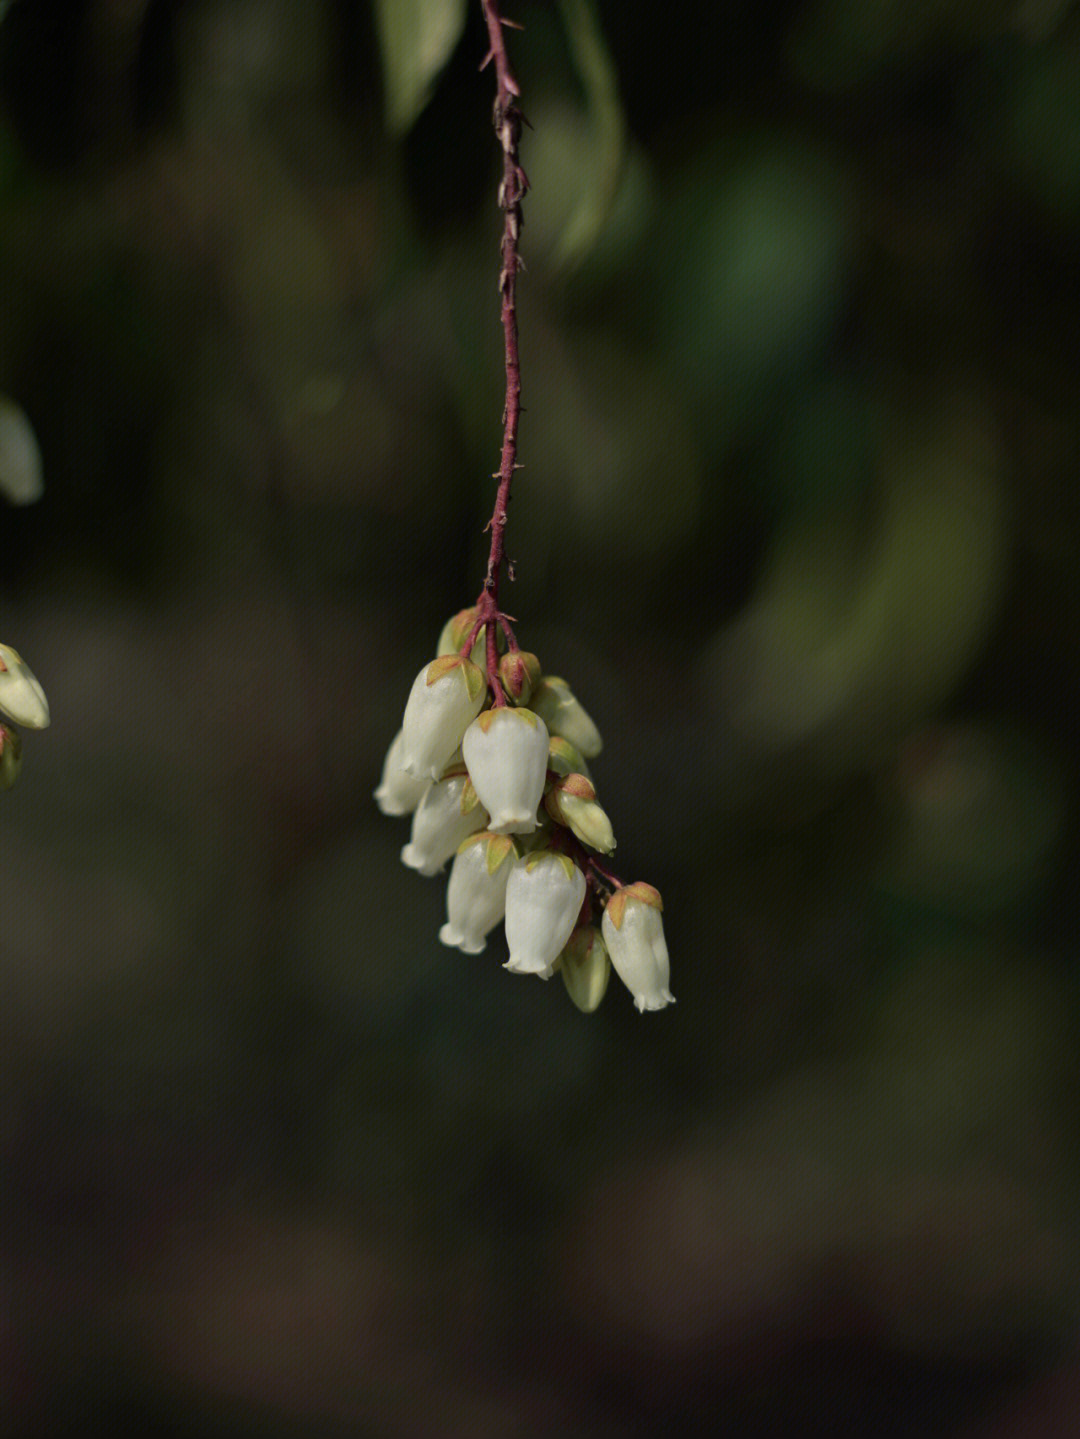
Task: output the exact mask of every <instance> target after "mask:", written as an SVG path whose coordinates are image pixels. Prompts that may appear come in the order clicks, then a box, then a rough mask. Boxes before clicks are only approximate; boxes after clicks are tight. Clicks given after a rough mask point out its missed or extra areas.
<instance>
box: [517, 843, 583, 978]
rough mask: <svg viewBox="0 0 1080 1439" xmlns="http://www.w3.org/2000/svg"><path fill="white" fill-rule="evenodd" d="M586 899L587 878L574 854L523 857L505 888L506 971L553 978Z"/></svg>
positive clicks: (545, 853)
mask: <svg viewBox="0 0 1080 1439" xmlns="http://www.w3.org/2000/svg"><path fill="white" fill-rule="evenodd" d="M584 898H585V876H584V875H583V874H582V872H581V870H580V869H578V867H577V865H576V864H574V862H573V861H572V860H571V859H570V858H569V856H567V855H565V854H556V853H555V851H554V850H550V849H540V850H536V851H535V853H533V854H527V855H523V856H522V858H521V859H519V860H518V861H517V863H516V864H515V865H514V868H513V870H512V871H511V873H510V878H509V880H508V881H507V885H506V942H507V944H508V945H509V946H510V958H509V960H508V961H507V963H506V965H505V968H506V969H509V970H512V971H513V972H514V973H515V974H538V975H539V976H540V977H541V979H550V978H551V976H552V974H554V972H555V971H554V964H555V961H556V960H557V959H558V957H559V955H560V953H561V952H562V949H563V947H564V945H565V944H566V941H567V940H568V939H569V938H570V933H571V931H572V930H573V928H574V925H575V923H576V922H577V917H578V914H579V913H580V912H581V904H582V901H583V900H584Z"/></svg>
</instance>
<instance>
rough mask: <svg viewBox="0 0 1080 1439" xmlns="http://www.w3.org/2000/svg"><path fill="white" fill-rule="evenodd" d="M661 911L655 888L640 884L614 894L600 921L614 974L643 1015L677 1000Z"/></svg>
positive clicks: (629, 886) (631, 885)
mask: <svg viewBox="0 0 1080 1439" xmlns="http://www.w3.org/2000/svg"><path fill="white" fill-rule="evenodd" d="M661 908H662V905H661V901H660V895H659V894H658V893H657V891H656V890H655V889H653V887H652V885H651V884H643V883H641V882H639V883H637V884H630V885H627V886H626V887H625V888H624V889H619V890H616V891H615V893H614V894H613V895H612V897H611V899H610V900H609V901H608V905H607V908H606V909H605V910H604V918H603V920H602V921H601V929H602V931H603V935H604V942H605V943H606V944H607V947H608V954H609V955H610V957H611V963H612V965H613V966H614V968H615V973H616V974H617V975H618V976H619V978H620V979H621V980H622V982H623V984H625V985H626V987H627V989H628V990H629V991H630V993H631V994H632V995H633V996H634V1003H635V1004H636V1005H637V1007H638V1009H639V1010H640V1011H642V1012H643V1013H644V1011H645V1010H646V1009H663V1008H664V1006H665V1005H667V1004H673V1003H674V1001H675V996H674V995H673V994H672V992H671V990H670V989H669V988H668V982H669V980H670V978H671V966H670V964H669V961H668V952H667V945H666V943H665V942H664V922H663V920H662V919H661V917H660V910H661Z"/></svg>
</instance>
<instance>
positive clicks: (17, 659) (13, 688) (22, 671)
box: [0, 645, 49, 729]
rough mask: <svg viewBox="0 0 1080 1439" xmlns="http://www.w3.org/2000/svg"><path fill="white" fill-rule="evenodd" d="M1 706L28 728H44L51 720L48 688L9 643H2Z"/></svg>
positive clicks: (5, 712) (0, 665)
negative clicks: (47, 696)
mask: <svg viewBox="0 0 1080 1439" xmlns="http://www.w3.org/2000/svg"><path fill="white" fill-rule="evenodd" d="M0 710H3V712H4V714H6V715H7V716H8V717H9V719H13V720H14V721H15V723H16V724H21V725H23V726H25V728H26V729H45V727H46V726H47V725H48V723H49V702H48V700H47V699H46V698H45V691H44V690H43V689H42V688H41V686H40V685H39V684H38V682H37V680H36V679H35V678H34V676H33V674H32V673H31V670H30V666H29V665H28V664H27V663H26V661H25V660H24V659H23V658H22V657H21V656H20V655H18V654H17V653H16V652H15V651H14V650H13V649H12V648H11V646H10V645H0Z"/></svg>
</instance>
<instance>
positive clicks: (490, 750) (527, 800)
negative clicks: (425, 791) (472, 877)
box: [461, 706, 548, 834]
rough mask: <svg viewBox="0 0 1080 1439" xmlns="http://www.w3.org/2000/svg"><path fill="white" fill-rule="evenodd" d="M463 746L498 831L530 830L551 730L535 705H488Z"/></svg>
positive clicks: (492, 826)
mask: <svg viewBox="0 0 1080 1439" xmlns="http://www.w3.org/2000/svg"><path fill="white" fill-rule="evenodd" d="M461 752H462V755H463V756H464V759H465V763H466V765H467V766H468V769H469V774H470V776H471V777H472V782H473V784H474V785H475V786H476V793H477V794H478V795H479V796H480V802H481V804H482V805H483V806H484V807H485V809H487V811H488V813H489V814H490V815H491V824H490V825H489V828H490V829H491V831H492V833H493V834H531V833H532V831H533V830H534V829H535V828H536V825H537V819H536V810H537V806H538V805H539V803H540V800H541V798H542V796H543V793H544V780H545V779H546V777H547V760H548V732H547V728H546V726H545V725H544V722H543V720H542V719H539V718H538V717H537V716H536V715H535V714H533V712H532V710H527V709H510V708H509V707H508V706H503V707H502V708H500V709H491V710H485V711H484V713H483V714H481V715H479V716H478V717H477V718H476V719H475V720H473V722H472V724H471V725H470V726H469V728H468V729H467V730H466V731H465V738H464V739H463V740H462V743H461Z"/></svg>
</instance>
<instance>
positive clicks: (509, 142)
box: [477, 0, 529, 706]
mask: <svg viewBox="0 0 1080 1439" xmlns="http://www.w3.org/2000/svg"><path fill="white" fill-rule="evenodd" d="M480 5H481V8H482V10H483V12H484V21H485V23H486V25H487V31H488V39H489V42H490V49H489V50H488V53H487V55H486V56H485V58H484V62H483V65H481V67H480V68H481V69H483V68H484V66H485V65H487V64H489V63H490V62H492V61H494V64H495V77H496V81H497V89H496V94H495V110H494V125H495V134H496V135H497V137H498V140H499V144H500V145H501V146H502V151H503V176H502V180H501V181H500V183H499V207H500V208H501V210H502V211H503V215H504V220H503V236H502V244H501V252H502V265H501V267H500V270H499V292H500V294H501V295H502V327H503V336H504V340H505V351H506V403H505V406H504V409H503V444H502V459H501V462H500V465H499V470H498V474H497V476H496V478H497V479H498V481H499V485H498V489H497V490H496V492H495V508H494V510H493V511H492V514H491V519H490V521H489V522H488V528H489V529H490V530H491V550H490V553H489V555H488V564H487V574H486V576H485V578H484V588H483V590H482V591H481V593H480V598H479V599H478V600H477V622H478V623H477V628H478V629H479V626H480V625H482V624H486V625H487V631H486V638H487V672H488V682H489V683H490V684H491V687H492V690H493V692H494V695H495V704H496V706H500V705H504V704H505V703H506V696H505V695H504V693H503V689H502V685H501V684H500V683H499V678H498V668H499V650H498V630H499V629H500V628H501V629H503V630H504V632H505V633H506V636H507V641H508V643H510V645H511V647H512V648H515V647H516V646H515V643H514V640H513V634H512V631H510V629H509V626H508V625H506V624H504V623H503V616H502V614H501V612H500V610H499V579H500V577H501V574H502V568H503V561H504V557H505V531H506V523H507V507H508V506H509V503H510V486H511V483H512V482H513V478H514V471H515V470H516V469H518V468H520V467H519V465H518V463H517V442H518V421H519V419H520V416H521V363H520V360H519V358H518V328H517V273H518V270H519V269H520V268H521V257H520V255H519V254H518V240H519V238H520V235H521V227H522V225H523V223H524V219H523V216H522V212H521V202H522V200H523V199H524V196H525V192H526V190H527V189H528V188H529V181H528V177H527V176H526V174H525V171H524V170H523V169H522V168H521V163H520V161H519V159H518V142H519V140H520V139H521V127H522V124H523V122H524V116H523V115H522V113H521V110H520V108H519V106H518V99H519V98H520V95H521V91H520V89H519V87H518V83H517V80H516V79H515V78H514V74H513V71H512V70H511V69H510V61H509V58H508V56H507V53H506V39H505V36H504V35H503V27H504V26H507V25H510V24H511V22H509V21H506V20H504V19H503V18H502V16H501V15H500V14H499V7H498V0H480Z"/></svg>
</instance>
